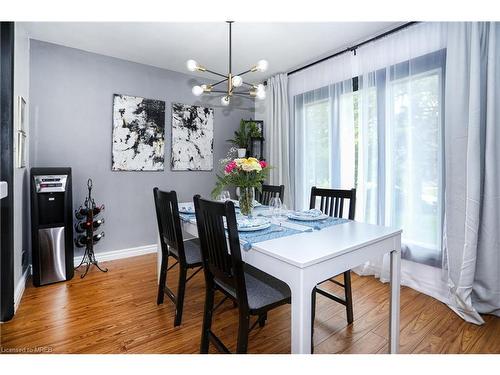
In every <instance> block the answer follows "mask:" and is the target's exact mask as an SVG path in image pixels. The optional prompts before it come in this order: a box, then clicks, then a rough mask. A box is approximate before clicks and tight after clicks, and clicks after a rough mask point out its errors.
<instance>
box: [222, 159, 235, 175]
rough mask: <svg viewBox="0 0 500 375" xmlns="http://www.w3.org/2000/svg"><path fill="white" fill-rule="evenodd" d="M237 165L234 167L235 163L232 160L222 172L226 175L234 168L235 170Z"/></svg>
mask: <svg viewBox="0 0 500 375" xmlns="http://www.w3.org/2000/svg"><path fill="white" fill-rule="evenodd" d="M236 167H237V165H236V162H235V161H234V160H233V161H231V162H229V163H228V164H227V165H226V167H225V168H224V171H225V172H226V174H229V173H231V172H232V171H233V169H234V168H236Z"/></svg>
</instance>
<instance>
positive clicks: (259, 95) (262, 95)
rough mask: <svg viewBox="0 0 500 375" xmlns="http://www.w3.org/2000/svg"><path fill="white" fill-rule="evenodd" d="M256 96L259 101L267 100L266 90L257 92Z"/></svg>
mask: <svg viewBox="0 0 500 375" xmlns="http://www.w3.org/2000/svg"><path fill="white" fill-rule="evenodd" d="M255 96H256V97H257V99H260V100H264V99H265V98H266V90H257V93H256V94H255Z"/></svg>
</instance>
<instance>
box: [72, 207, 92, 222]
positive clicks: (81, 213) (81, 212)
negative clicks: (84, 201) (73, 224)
mask: <svg viewBox="0 0 500 375" xmlns="http://www.w3.org/2000/svg"><path fill="white" fill-rule="evenodd" d="M88 212H89V210H88V209H87V208H84V207H82V206H80V208H79V209H78V210H76V211H75V217H76V219H77V220H83V219H85V218H86V217H87V214H88Z"/></svg>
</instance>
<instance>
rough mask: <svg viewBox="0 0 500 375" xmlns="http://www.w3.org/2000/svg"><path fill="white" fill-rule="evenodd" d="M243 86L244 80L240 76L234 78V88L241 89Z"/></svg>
mask: <svg viewBox="0 0 500 375" xmlns="http://www.w3.org/2000/svg"><path fill="white" fill-rule="evenodd" d="M242 84H243V78H241V77H240V76H234V77H233V86H234V87H240V86H241V85H242Z"/></svg>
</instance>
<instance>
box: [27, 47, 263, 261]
mask: <svg viewBox="0 0 500 375" xmlns="http://www.w3.org/2000/svg"><path fill="white" fill-rule="evenodd" d="M159 48H161V46H159ZM30 49H31V59H30V131H31V133H30V135H31V142H30V161H31V166H32V167H47V166H70V167H71V168H72V169H73V206H74V208H75V209H76V208H77V207H78V206H79V204H80V203H81V202H83V200H84V198H85V196H86V193H87V192H86V181H87V178H89V177H90V178H92V179H93V181H94V190H95V191H94V193H93V194H94V197H95V200H96V203H104V204H105V205H106V211H105V214H104V216H105V218H106V224H105V225H104V228H103V230H104V231H105V232H106V237H105V238H104V240H102V241H101V242H100V243H99V245H98V246H97V247H96V252H100V251H111V250H118V249H125V248H131V247H136V246H142V245H150V244H154V243H155V242H156V236H157V226H156V219H155V213H154V204H153V193H152V189H153V187H154V186H158V187H159V188H160V189H174V190H176V191H177V192H178V197H179V200H180V201H187V200H191V199H192V197H193V195H194V194H197V193H199V194H201V195H202V196H208V195H209V194H210V191H211V189H212V188H213V186H214V182H215V171H214V172H172V171H170V163H169V160H170V149H171V103H172V102H180V103H186V104H198V105H205V106H207V105H209V106H211V107H213V108H215V121H214V132H215V135H214V167H216V166H217V161H218V160H219V159H220V158H223V157H224V156H225V154H226V152H227V151H228V149H229V145H228V143H227V142H225V140H226V139H228V138H231V137H232V135H233V132H234V130H235V129H236V128H237V126H238V125H239V121H240V119H242V118H245V119H248V118H251V117H253V115H254V103H253V101H251V100H243V99H240V100H237V101H235V102H233V104H232V105H231V106H229V107H222V106H221V105H220V101H219V100H220V99H219V98H217V97H215V98H214V97H212V98H204V99H203V101H200V100H198V99H199V98H196V97H194V96H193V95H192V94H191V87H192V86H193V85H194V84H196V82H198V81H197V79H195V78H194V77H192V76H189V75H186V74H181V73H177V72H172V71H168V70H164V69H159V68H155V67H151V66H147V65H142V64H136V63H132V62H129V61H124V60H120V59H115V58H111V57H107V56H102V55H97V54H93V53H89V52H85V51H81V50H77V49H72V48H67V47H63V46H59V45H54V44H50V43H45V42H40V41H35V40H32V41H31V48H30ZM186 57H187V56H186ZM115 93H117V94H127V95H135V96H141V97H146V98H151V99H160V100H164V101H165V102H166V113H165V125H166V144H165V161H166V163H165V171H163V172H112V171H111V145H112V140H111V132H112V101H113V94H115ZM79 253H81V252H76V253H75V254H79Z"/></svg>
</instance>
